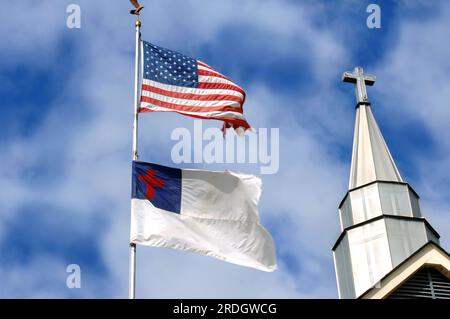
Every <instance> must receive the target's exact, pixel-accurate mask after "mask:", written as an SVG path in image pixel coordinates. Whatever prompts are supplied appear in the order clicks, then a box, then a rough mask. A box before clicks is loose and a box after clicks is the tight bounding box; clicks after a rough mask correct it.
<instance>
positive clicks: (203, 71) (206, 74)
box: [198, 69, 233, 82]
mask: <svg viewBox="0 0 450 319" xmlns="http://www.w3.org/2000/svg"><path fill="white" fill-rule="evenodd" d="M198 75H204V76H214V77H216V78H221V79H224V80H228V81H230V82H233V81H231V80H230V79H229V78H227V77H226V76H224V75H222V74H220V73H214V72H211V71H206V70H200V69H199V70H198Z"/></svg>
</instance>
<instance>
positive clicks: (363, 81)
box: [342, 67, 376, 103]
mask: <svg viewBox="0 0 450 319" xmlns="http://www.w3.org/2000/svg"><path fill="white" fill-rule="evenodd" d="M375 80H376V77H375V75H371V74H364V70H363V68H362V67H356V68H354V69H353V72H348V71H347V72H344V74H342V81H344V82H347V83H354V84H355V93H356V101H357V102H358V103H361V102H368V98H367V91H366V85H369V86H372V85H373V84H374V83H375Z"/></svg>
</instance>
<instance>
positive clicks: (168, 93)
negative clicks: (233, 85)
mask: <svg viewBox="0 0 450 319" xmlns="http://www.w3.org/2000/svg"><path fill="white" fill-rule="evenodd" d="M142 90H143V91H148V92H153V93H156V94H160V95H164V96H168V97H173V98H177V99H185V100H194V101H233V102H238V103H242V101H243V99H242V98H240V97H238V96H234V95H225V94H205V95H200V94H192V93H178V92H173V91H167V90H163V89H160V88H157V87H154V86H151V85H147V84H143V85H142Z"/></svg>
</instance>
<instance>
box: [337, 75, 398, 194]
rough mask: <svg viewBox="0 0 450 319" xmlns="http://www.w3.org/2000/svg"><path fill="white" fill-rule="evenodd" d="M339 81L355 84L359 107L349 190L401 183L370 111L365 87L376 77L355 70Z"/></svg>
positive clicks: (372, 82)
mask: <svg viewBox="0 0 450 319" xmlns="http://www.w3.org/2000/svg"><path fill="white" fill-rule="evenodd" d="M342 80H343V81H344V82H347V83H354V84H355V93H356V101H357V103H358V105H357V110H356V120H355V135H354V139H353V154H352V166H351V169H350V182H349V189H353V188H356V187H360V186H362V185H365V184H368V183H371V182H374V181H377V180H378V181H389V182H403V179H402V177H401V176H400V173H399V171H398V169H397V166H396V165H395V162H394V160H393V159H392V156H391V153H390V152H389V149H388V147H387V145H386V142H385V141H384V138H383V136H382V135H381V132H380V129H379V127H378V125H377V122H376V121H375V118H374V116H373V114H372V110H371V108H370V103H369V99H368V96H367V91H366V85H370V86H372V85H373V84H374V83H375V80H376V77H375V76H374V75H371V74H364V70H363V68H361V67H356V68H355V69H354V70H353V72H344V74H343V75H342Z"/></svg>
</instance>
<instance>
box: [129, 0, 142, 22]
mask: <svg viewBox="0 0 450 319" xmlns="http://www.w3.org/2000/svg"><path fill="white" fill-rule="evenodd" d="M130 2H131V4H132V5H133V7H134V8H135V9H133V10H131V11H130V14H132V15H136V16H138V17H137V18H138V20H139V14H140V12H141V10H142V9H144V7H143V6H142V5H140V4H139V2H138V1H137V0H130Z"/></svg>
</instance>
